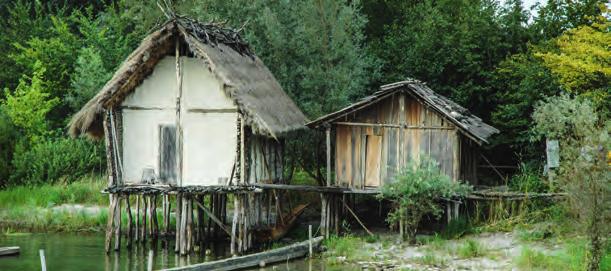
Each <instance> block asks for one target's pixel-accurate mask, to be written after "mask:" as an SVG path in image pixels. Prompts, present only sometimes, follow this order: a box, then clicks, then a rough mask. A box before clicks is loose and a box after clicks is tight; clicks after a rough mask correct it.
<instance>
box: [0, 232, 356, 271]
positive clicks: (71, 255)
mask: <svg viewBox="0 0 611 271" xmlns="http://www.w3.org/2000/svg"><path fill="white" fill-rule="evenodd" d="M159 244H160V245H159V246H158V247H155V246H151V245H150V244H147V245H146V246H142V245H138V246H134V247H133V248H132V249H131V250H128V249H127V248H124V247H123V248H122V249H121V251H119V252H114V251H113V252H111V253H110V254H108V255H107V254H106V253H105V252H104V237H103V236H102V235H81V234H58V233H53V234H27V235H11V236H5V235H0V247H3V246H19V247H21V254H20V255H19V256H15V257H0V270H2V271H3V270H40V258H39V255H38V250H39V249H44V250H45V257H46V261H47V269H48V270H64V271H73V270H74V271H76V270H79V271H80V270H92V271H95V270H100V271H101V270H104V271H118V270H136V271H144V270H146V269H147V258H148V251H149V250H150V249H153V269H155V270H158V269H163V268H170V267H176V266H185V265H189V264H195V263H200V262H204V261H211V260H215V259H220V258H224V257H226V255H228V253H229V248H228V246H227V243H220V244H219V243H217V244H215V246H214V247H211V248H209V253H207V254H206V253H194V254H191V255H189V256H187V257H180V256H178V255H177V254H175V253H174V250H173V246H172V245H173V242H170V249H169V250H168V249H163V248H162V247H167V246H166V245H164V244H162V243H159ZM253 270H270V271H271V270H292V271H294V270H360V269H358V268H356V267H353V266H333V267H328V266H325V263H324V261H321V260H320V259H312V260H310V259H299V260H295V261H289V262H284V263H279V264H277V265H275V266H274V267H272V266H266V267H263V268H255V269H253Z"/></svg>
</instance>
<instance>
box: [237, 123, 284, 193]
mask: <svg viewBox="0 0 611 271" xmlns="http://www.w3.org/2000/svg"><path fill="white" fill-rule="evenodd" d="M246 147H247V148H248V151H247V155H248V161H247V164H248V167H247V170H248V181H249V183H253V184H254V183H278V182H279V181H281V180H282V172H283V163H282V161H283V144H282V142H280V141H277V140H274V139H272V138H268V137H264V136H260V135H253V134H252V133H249V137H248V143H247V144H246Z"/></svg>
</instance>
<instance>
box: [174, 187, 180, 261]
mask: <svg viewBox="0 0 611 271" xmlns="http://www.w3.org/2000/svg"><path fill="white" fill-rule="evenodd" d="M175 213H176V233H175V235H176V239H175V244H174V252H175V253H178V252H180V225H181V224H182V223H181V221H180V220H181V218H182V195H180V194H178V195H176V211H175Z"/></svg>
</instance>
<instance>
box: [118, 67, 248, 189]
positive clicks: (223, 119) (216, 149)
mask: <svg viewBox="0 0 611 271" xmlns="http://www.w3.org/2000/svg"><path fill="white" fill-rule="evenodd" d="M182 63H183V84H182V86H183V89H182V91H183V93H182V94H183V95H182V100H181V103H182V105H181V125H182V129H183V156H182V157H183V158H182V159H183V176H182V179H183V180H182V185H218V184H219V178H229V177H230V175H231V169H232V167H233V164H234V161H235V155H236V148H237V127H236V124H237V113H236V112H229V113H227V112H224V113H219V112H218V111H217V112H206V109H207V110H215V109H236V106H235V104H234V103H233V101H232V100H231V99H230V98H229V97H227V96H226V95H225V93H224V92H223V91H222V84H221V83H220V82H219V81H218V80H217V78H216V77H215V76H214V75H213V74H212V73H211V72H210V71H209V70H208V69H207V68H206V67H205V65H204V63H203V62H202V61H201V60H199V59H195V58H186V57H182ZM176 94H177V83H176V66H175V58H174V57H172V56H169V57H165V58H164V59H162V60H161V61H160V62H159V63H158V64H157V66H156V67H155V70H154V71H153V73H152V74H151V75H150V76H149V77H148V78H147V79H145V80H144V81H143V83H142V84H141V85H140V86H138V87H137V88H136V90H135V91H134V92H133V93H131V94H130V95H129V96H128V97H127V98H126V99H125V101H124V102H123V104H122V106H124V109H123V168H124V181H125V182H127V183H138V182H140V179H141V176H142V169H143V168H145V167H153V168H154V169H155V173H156V174H159V162H158V161H159V126H160V125H162V124H175V122H176V109H175V99H176ZM125 107H126V108H125ZM189 109H203V112H202V110H199V111H198V110H196V111H193V112H191V111H189Z"/></svg>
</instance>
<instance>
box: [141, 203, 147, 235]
mask: <svg viewBox="0 0 611 271" xmlns="http://www.w3.org/2000/svg"><path fill="white" fill-rule="evenodd" d="M147 197H148V196H146V195H142V208H143V209H142V229H140V242H143V243H144V242H146V230H147V228H146V223H147V213H148V201H147Z"/></svg>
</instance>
